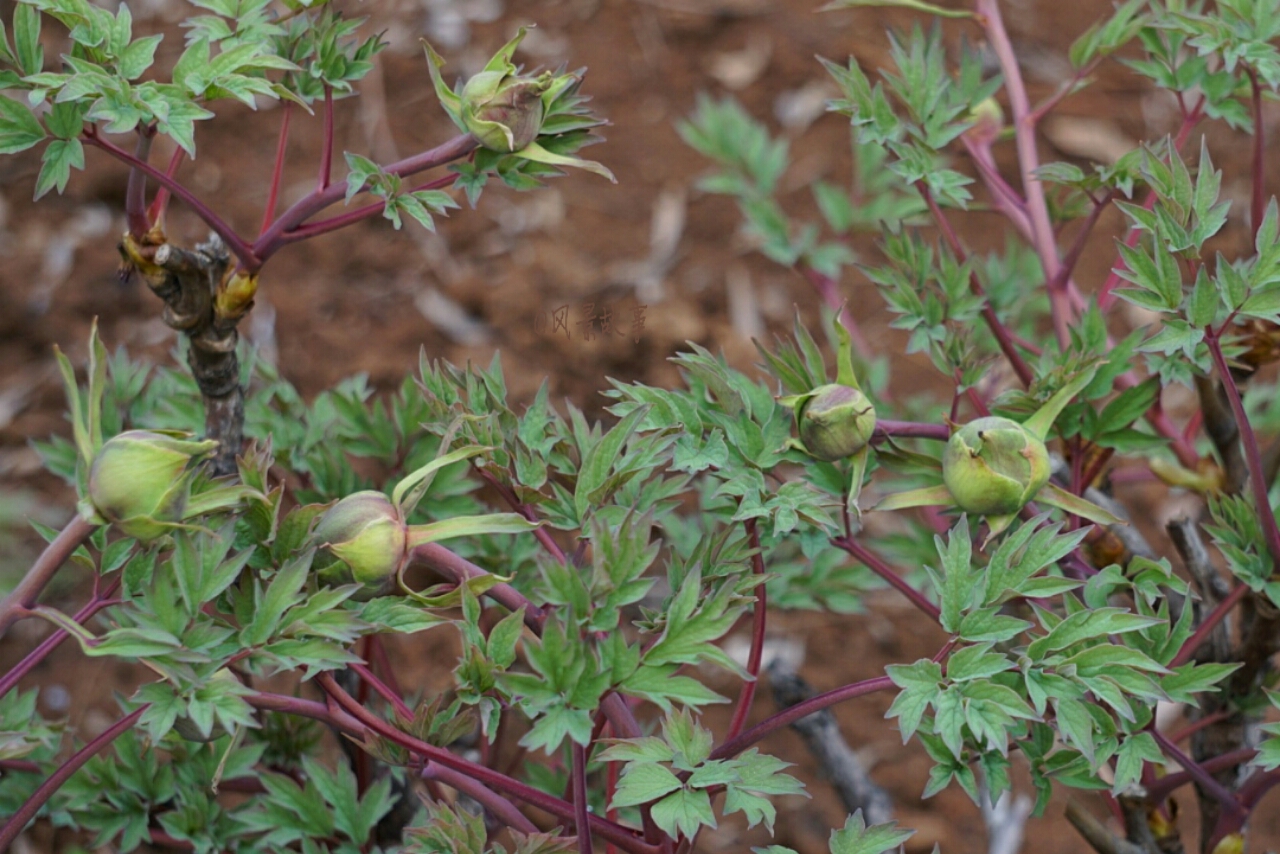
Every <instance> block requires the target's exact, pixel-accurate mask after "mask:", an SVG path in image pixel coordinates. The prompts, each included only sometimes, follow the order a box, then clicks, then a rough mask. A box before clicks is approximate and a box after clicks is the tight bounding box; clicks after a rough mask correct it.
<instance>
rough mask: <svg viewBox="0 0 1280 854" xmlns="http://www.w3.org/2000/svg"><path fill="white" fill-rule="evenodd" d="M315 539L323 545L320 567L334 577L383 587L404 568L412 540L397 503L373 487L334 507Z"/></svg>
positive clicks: (329, 510)
mask: <svg viewBox="0 0 1280 854" xmlns="http://www.w3.org/2000/svg"><path fill="white" fill-rule="evenodd" d="M314 541H315V543H316V544H317V545H319V546H320V547H321V554H320V556H319V558H318V561H317V566H318V567H319V568H320V569H322V570H326V571H328V574H329V575H330V576H332V577H335V578H337V579H338V580H351V581H357V582H359V583H361V584H364V585H377V586H381V585H382V584H384V583H386V582H387V581H389V580H390V578H391V576H392V575H393V574H394V573H395V572H396V570H398V569H399V568H400V564H401V563H402V562H403V561H404V558H405V552H406V547H407V542H408V539H407V530H406V528H405V524H404V521H403V520H402V519H401V518H400V512H399V511H398V510H397V509H396V506H395V505H394V504H392V503H391V500H390V499H388V498H387V496H385V495H383V494H382V493H381V492H374V491H371V490H370V491H365V492H357V493H354V494H353V495H348V496H347V497H346V498H344V499H342V500H341V501H339V502H338V503H337V504H335V505H333V506H332V507H330V508H329V509H328V510H327V511H326V512H325V514H324V515H323V516H322V517H321V518H320V524H318V525H317V526H316V530H315V534H314ZM326 558H328V560H326ZM335 564H341V565H342V566H335ZM344 569H345V572H344V571H343V570H344ZM335 570H336V572H335Z"/></svg>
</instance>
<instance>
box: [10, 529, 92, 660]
mask: <svg viewBox="0 0 1280 854" xmlns="http://www.w3.org/2000/svg"><path fill="white" fill-rule="evenodd" d="M97 527H98V526H97V525H95V524H93V523H92V522H90V521H88V520H87V519H85V518H84V517H83V516H81V515H80V514H79V513H77V514H76V515H75V516H73V517H71V521H70V522H68V523H67V524H66V526H65V527H64V528H63V529H62V530H61V531H60V532H59V533H58V536H56V537H54V538H53V542H51V543H49V544H48V545H47V546H45V548H44V551H43V552H41V553H40V557H38V558H36V562H35V563H33V564H32V565H31V569H29V570H27V574H26V575H24V576H23V577H22V580H21V581H19V582H18V584H17V586H16V587H14V588H13V590H11V591H10V592H9V595H8V596H6V597H4V599H3V600H0V635H3V634H4V633H5V632H6V631H7V630H8V628H9V627H10V626H11V625H13V624H14V623H15V622H17V621H18V619H20V617H21V616H22V614H23V613H24V612H25V611H26V610H27V609H28V608H30V607H31V606H33V605H35V603H36V599H37V598H39V596H40V593H41V591H43V590H44V588H45V586H46V585H47V584H48V583H49V582H50V581H51V580H52V579H53V576H54V575H55V574H56V573H57V571H58V570H59V569H61V568H62V565H63V564H64V563H66V561H67V558H69V557H71V554H72V552H74V551H75V550H76V549H78V548H80V545H81V544H82V543H83V542H84V541H85V540H87V539H89V536H90V535H91V534H92V533H93V532H94V530H95V529H96V528H97Z"/></svg>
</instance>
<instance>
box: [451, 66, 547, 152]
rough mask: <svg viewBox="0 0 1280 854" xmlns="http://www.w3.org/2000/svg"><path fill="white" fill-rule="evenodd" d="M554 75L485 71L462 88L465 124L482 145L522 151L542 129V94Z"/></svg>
mask: <svg viewBox="0 0 1280 854" xmlns="http://www.w3.org/2000/svg"><path fill="white" fill-rule="evenodd" d="M552 81H553V75H551V74H550V73H549V72H548V73H544V74H542V75H540V76H538V77H519V76H516V75H514V74H507V73H505V72H502V71H482V72H481V73H479V74H477V75H476V76H475V77H472V78H471V79H470V80H468V81H467V84H466V86H464V87H463V88H462V123H463V125H464V126H466V128H467V130H468V131H470V132H471V135H472V136H474V137H475V138H476V139H477V140H478V141H479V142H480V144H481V145H482V146H484V147H485V148H488V149H490V150H493V151H500V152H504V153H510V152H514V151H520V150H521V149H522V148H524V147H525V146H527V145H529V143H531V142H533V141H534V140H536V139H537V138H538V133H539V132H540V131H541V130H542V119H543V115H544V106H543V103H542V95H543V93H545V92H546V91H547V89H548V88H550V86H551V83H552Z"/></svg>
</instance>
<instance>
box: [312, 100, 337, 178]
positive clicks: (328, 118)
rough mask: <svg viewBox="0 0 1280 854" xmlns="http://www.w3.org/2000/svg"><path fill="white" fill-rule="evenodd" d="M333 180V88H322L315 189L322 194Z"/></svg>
mask: <svg viewBox="0 0 1280 854" xmlns="http://www.w3.org/2000/svg"><path fill="white" fill-rule="evenodd" d="M332 178H333V87H332V86H330V85H329V84H328V83H326V84H325V86H324V137H323V139H322V141H321V143H320V177H319V179H317V181H316V189H317V190H318V191H320V192H324V191H325V190H327V189H329V184H330V182H331V181H332Z"/></svg>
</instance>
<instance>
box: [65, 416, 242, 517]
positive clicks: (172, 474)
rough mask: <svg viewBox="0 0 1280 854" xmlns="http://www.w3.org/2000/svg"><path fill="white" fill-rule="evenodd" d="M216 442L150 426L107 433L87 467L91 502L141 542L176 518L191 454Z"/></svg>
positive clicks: (188, 486) (187, 486) (189, 472)
mask: <svg viewBox="0 0 1280 854" xmlns="http://www.w3.org/2000/svg"><path fill="white" fill-rule="evenodd" d="M217 446H218V443H217V442H216V441H213V440H212V439H209V440H205V441H192V440H190V439H184V438H179V437H178V436H177V435H171V434H166V433H158V432H153V431H150V430H129V431H127V432H124V433H121V434H120V435H118V436H113V437H112V438H111V439H108V440H107V442H106V443H105V444H104V445H103V446H102V449H101V450H99V451H98V453H97V454H96V455H95V456H94V458H93V464H92V465H91V466H90V468H89V484H88V487H89V488H88V492H89V495H88V498H89V501H90V503H92V505H93V508H94V509H95V510H97V512H98V513H99V514H101V515H102V516H103V517H104V518H105V519H106V520H107V521H109V522H112V523H114V524H115V525H116V526H117V527H118V528H119V529H120V530H121V531H123V532H124V533H125V534H128V535H129V536H131V537H137V538H138V539H139V540H142V541H143V542H147V541H150V540H154V539H156V538H157V537H159V536H161V535H163V534H164V533H166V532H167V531H168V530H169V529H171V528H172V527H173V526H174V525H175V524H177V523H179V522H181V521H182V514H183V511H184V510H185V509H186V504H187V497H188V495H189V494H190V489H191V479H192V477H193V475H194V470H193V469H192V468H190V464H191V462H192V461H193V460H200V459H203V458H204V457H205V456H207V455H208V454H209V453H210V452H211V451H212V450H213V449H214V448H216V447H217Z"/></svg>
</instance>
